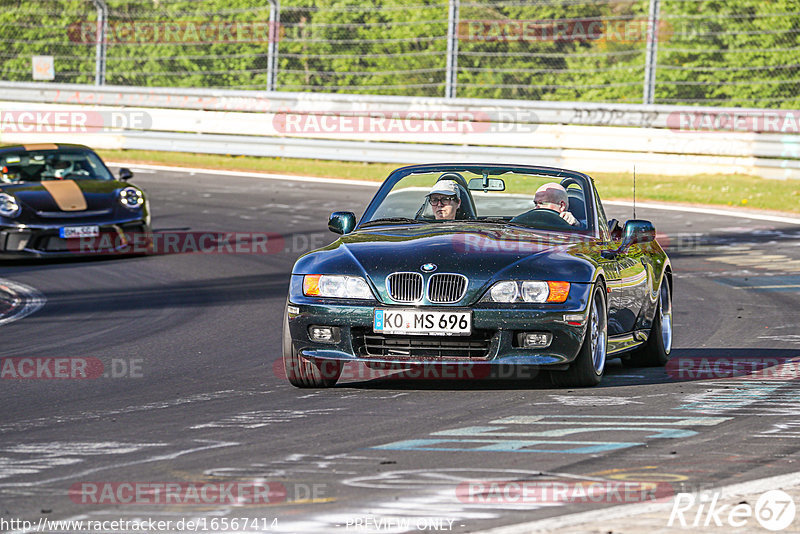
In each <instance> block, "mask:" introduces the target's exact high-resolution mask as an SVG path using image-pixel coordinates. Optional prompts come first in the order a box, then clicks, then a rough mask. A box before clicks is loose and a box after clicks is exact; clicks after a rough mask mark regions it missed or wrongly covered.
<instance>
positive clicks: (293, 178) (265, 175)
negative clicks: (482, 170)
mask: <svg viewBox="0 0 800 534" xmlns="http://www.w3.org/2000/svg"><path fill="white" fill-rule="evenodd" d="M106 165H109V166H111V167H126V166H127V167H130V168H133V169H153V170H157V171H169V172H185V173H189V174H211V175H216V176H240V177H244V178H259V179H262V180H282V181H290V182H312V183H324V184H339V185H356V186H368V187H378V186H379V185H381V184H382V183H383V181H380V182H377V181H376V182H370V181H368V180H345V179H343V178H322V177H320V176H297V175H292V174H273V173H269V172H246V171H224V170H219V169H198V168H194V167H170V166H167V165H150V164H144V163H143V164H138V163H116V162H112V161H109V162H106Z"/></svg>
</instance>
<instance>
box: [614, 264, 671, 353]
mask: <svg viewBox="0 0 800 534" xmlns="http://www.w3.org/2000/svg"><path fill="white" fill-rule="evenodd" d="M671 351H672V289H671V288H670V285H669V282H667V279H666V278H665V279H664V280H663V281H662V282H661V288H660V289H659V290H658V302H657V303H656V316H655V317H654V318H653V325H652V326H651V327H650V335H649V336H648V337H647V341H646V342H645V344H644V345H642V346H641V347H639V348H638V349H636V350H633V351H631V353H630V356H627V357H623V358H622V365H624V366H625V367H663V366H664V365H666V364H667V361H668V360H669V353H670V352H671Z"/></svg>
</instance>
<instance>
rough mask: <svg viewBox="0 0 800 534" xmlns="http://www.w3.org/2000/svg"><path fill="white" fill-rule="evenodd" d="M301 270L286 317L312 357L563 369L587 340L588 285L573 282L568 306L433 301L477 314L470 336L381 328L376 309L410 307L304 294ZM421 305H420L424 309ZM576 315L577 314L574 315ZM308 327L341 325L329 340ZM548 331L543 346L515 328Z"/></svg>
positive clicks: (297, 345)
mask: <svg viewBox="0 0 800 534" xmlns="http://www.w3.org/2000/svg"><path fill="white" fill-rule="evenodd" d="M301 286H302V276H297V275H293V276H292V282H291V286H290V292H289V301H288V307H287V316H288V322H289V332H290V335H291V338H292V342H293V344H294V348H295V350H297V351H298V353H299V355H301V356H302V357H305V358H308V359H311V360H319V361H326V360H336V361H342V362H346V361H360V362H364V363H366V364H367V365H375V366H380V365H398V366H411V365H426V364H437V365H439V364H445V365H490V366H491V365H523V366H537V367H540V366H541V367H547V368H551V369H564V368H566V365H567V364H568V363H569V362H571V361H573V360H574V359H575V357H576V356H577V354H578V351H579V349H580V347H581V344H582V342H583V338H584V333H585V331H586V319H587V315H588V302H589V298H590V296H591V289H592V285H591V284H572V287H571V289H570V295H569V298H568V299H567V301H566V302H565V303H563V304H538V305H537V304H495V303H478V304H475V305H473V306H469V307H463V306H449V307H447V306H436V307H435V308H434V307H431V308H432V309H437V310H441V309H445V308H448V309H452V310H459V311H464V310H468V311H471V312H472V331H473V332H472V335H470V336H436V335H393V334H376V333H375V332H374V331H373V318H374V311H375V309H376V308H382V309H388V308H398V309H401V308H403V309H407V308H413V307H414V306H408V305H406V306H402V305H386V304H383V303H379V302H377V301H371V302H366V301H352V300H347V301H344V300H339V299H320V298H313V297H306V296H304V295H303V294H302V287H301ZM420 309H422V308H420ZM576 319H577V320H576ZM311 326H332V327H337V328H338V331H337V333H338V335H337V336H335V338H334V339H333V340H331V341H330V342H325V343H322V342H317V341H313V340H312V339H311V337H310V334H309V328H310V327H311ZM523 332H537V333H549V334H551V336H552V340H551V342H550V344H549V346H547V347H545V348H523V347H521V346H520V343H519V341H518V334H519V333H523Z"/></svg>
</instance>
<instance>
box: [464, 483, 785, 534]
mask: <svg viewBox="0 0 800 534" xmlns="http://www.w3.org/2000/svg"><path fill="white" fill-rule="evenodd" d="M796 486H800V472H796V473H788V474H785V475H777V476H774V477H768V478H760V479H756V480H751V481H750V482H740V483H738V484H731V485H728V486H720V487H717V488H711V489H708V490H705V493H719V495H720V496H721V497H731V496H739V495H742V496H753V497H754V498H753V499H752V501H755V500H757V497H758V494H760V493H765V492H767V491H769V490H773V489H784V490H785V489H787V488H793V487H796ZM672 507H673V502H672V500H670V501H669V502H651V503H635V504H623V505H620V506H613V507H610V508H602V509H599V510H592V511H590V512H578V513H575V514H567V515H562V516H559V517H553V518H550V519H542V520H539V521H529V522H526V523H517V524H516V525H507V526H504V527H497V528H492V529H488V530H480V531H476V534H530V533H532V532H550V531H552V530H556V529H560V528H568V527H576V526H579V525H584V524H588V523H591V524H592V525H593V526H594V527H596V526H597V525H598V524H603V523H604V522H607V520H609V519H621V518H626V519H632V516H636V515H641V514H648V513H653V512H661V511H667V510H671V509H672ZM665 526H666V518H665Z"/></svg>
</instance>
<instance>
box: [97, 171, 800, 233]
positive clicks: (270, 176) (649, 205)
mask: <svg viewBox="0 0 800 534" xmlns="http://www.w3.org/2000/svg"><path fill="white" fill-rule="evenodd" d="M107 165H110V166H113V167H124V166H129V167H132V168H134V169H135V168H142V169H153V170H160V171H171V172H186V173H194V174H211V175H216V176H240V177H245V178H260V179H262V180H287V181H293V182H313V183H322V184H340V185H357V186H366V187H378V186H379V185H381V184H382V183H383V182H370V181H367V180H345V179H342V178H323V177H320V176H296V175H291V174H274V173H261V172H244V171H225V170H219V169H199V168H194V167H171V166H167V165H151V164H137V163H117V162H107ZM603 204H608V205H609V206H629V207H630V206H633V202H630V201H626V200H604V201H603ZM636 205H637V206H639V207H640V208H646V209H655V210H665V211H684V212H689V213H703V214H706V215H723V216H726V217H736V218H739V219H753V220H757V221H770V222H780V223H788V224H799V225H800V218H793V217H781V216H777V215H765V214H760V213H741V212H738V211H731V210H721V209H716V208H702V207H699V206H698V207H695V206H680V205H672V204H666V203H663V204H662V203H655V202H637V203H636Z"/></svg>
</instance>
